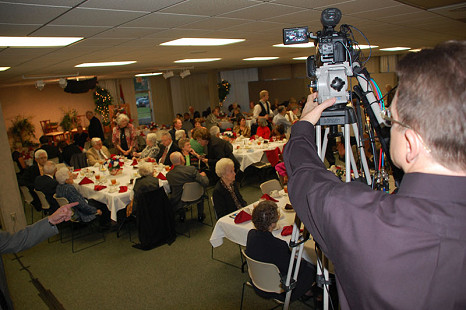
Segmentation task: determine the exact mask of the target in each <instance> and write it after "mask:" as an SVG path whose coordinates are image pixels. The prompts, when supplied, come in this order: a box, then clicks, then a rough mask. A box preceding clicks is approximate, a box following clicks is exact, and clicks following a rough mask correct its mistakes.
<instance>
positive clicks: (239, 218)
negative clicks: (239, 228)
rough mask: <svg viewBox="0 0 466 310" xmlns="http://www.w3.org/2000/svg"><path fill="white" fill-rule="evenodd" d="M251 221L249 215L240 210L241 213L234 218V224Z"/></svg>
mask: <svg viewBox="0 0 466 310" xmlns="http://www.w3.org/2000/svg"><path fill="white" fill-rule="evenodd" d="M251 219H252V216H251V214H249V213H247V212H244V211H242V210H241V212H240V213H238V214H237V215H236V217H235V224H240V223H243V222H247V221H250V220H251Z"/></svg>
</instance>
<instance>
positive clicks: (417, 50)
mask: <svg viewBox="0 0 466 310" xmlns="http://www.w3.org/2000/svg"><path fill="white" fill-rule="evenodd" d="M421 50H422V48H415V49H412V50H409V51H410V52H413V53H417V52H420V51H421Z"/></svg>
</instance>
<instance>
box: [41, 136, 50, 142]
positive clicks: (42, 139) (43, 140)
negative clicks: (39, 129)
mask: <svg viewBox="0 0 466 310" xmlns="http://www.w3.org/2000/svg"><path fill="white" fill-rule="evenodd" d="M39 142H40V144H47V143H49V137H47V136H40V138H39Z"/></svg>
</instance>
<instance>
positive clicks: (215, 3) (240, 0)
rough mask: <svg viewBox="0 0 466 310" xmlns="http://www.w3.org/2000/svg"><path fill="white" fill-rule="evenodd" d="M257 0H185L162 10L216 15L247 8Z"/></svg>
mask: <svg viewBox="0 0 466 310" xmlns="http://www.w3.org/2000/svg"><path fill="white" fill-rule="evenodd" d="M256 4H257V3H256V2H252V1H248V0H234V1H231V0H196V1H184V2H181V3H179V4H176V5H173V6H171V7H169V8H166V9H163V10H161V12H165V13H176V14H194V15H205V16H216V15H219V14H223V13H225V12H230V11H235V10H238V9H246V8H248V7H251V6H253V5H256Z"/></svg>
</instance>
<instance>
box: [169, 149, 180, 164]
mask: <svg viewBox="0 0 466 310" xmlns="http://www.w3.org/2000/svg"><path fill="white" fill-rule="evenodd" d="M181 156H183V155H181V153H180V152H173V153H171V154H170V161H171V162H172V164H173V165H179V164H181Z"/></svg>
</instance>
